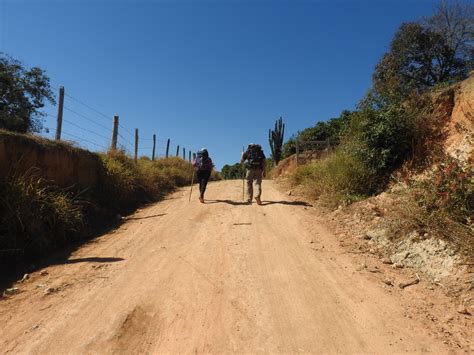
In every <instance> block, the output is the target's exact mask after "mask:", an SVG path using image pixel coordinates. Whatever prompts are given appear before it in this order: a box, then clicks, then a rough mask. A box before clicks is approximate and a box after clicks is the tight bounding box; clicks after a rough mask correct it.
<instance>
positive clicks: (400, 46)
mask: <svg viewBox="0 0 474 355" xmlns="http://www.w3.org/2000/svg"><path fill="white" fill-rule="evenodd" d="M473 60H474V5H459V4H453V5H450V4H449V3H448V2H447V1H442V2H441V3H440V5H439V6H438V8H437V10H436V12H435V13H434V15H433V16H431V17H428V18H426V19H424V20H422V21H419V22H410V23H404V24H402V25H401V26H400V28H399V29H398V31H397V33H396V34H395V36H394V38H393V40H392V42H391V44H390V50H389V51H388V52H387V53H386V54H385V55H384V56H383V57H382V59H381V60H380V62H379V63H378V64H377V66H376V69H375V72H374V74H373V84H374V85H373V86H374V89H375V91H377V92H378V93H379V94H381V95H387V96H389V95H393V94H395V95H397V94H402V95H404V96H405V97H406V96H408V95H409V94H410V93H412V92H413V91H416V92H418V93H421V92H423V91H426V90H427V89H429V88H431V87H433V86H436V85H439V84H441V83H452V82H456V81H459V80H462V79H464V78H465V77H466V76H467V74H468V72H469V70H470V69H472V68H473V64H474V62H473Z"/></svg>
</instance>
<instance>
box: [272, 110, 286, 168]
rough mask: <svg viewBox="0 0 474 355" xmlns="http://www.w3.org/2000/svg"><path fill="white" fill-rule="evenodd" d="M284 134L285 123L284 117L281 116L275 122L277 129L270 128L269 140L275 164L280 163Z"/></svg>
mask: <svg viewBox="0 0 474 355" xmlns="http://www.w3.org/2000/svg"><path fill="white" fill-rule="evenodd" d="M284 134H285V124H284V123H283V118H282V117H280V118H279V119H278V120H276V122H275V129H274V130H273V131H272V130H271V129H269V130H268V141H269V143H270V149H271V151H272V156H273V160H274V162H275V165H278V163H279V162H280V160H281V153H282V147H283V136H284Z"/></svg>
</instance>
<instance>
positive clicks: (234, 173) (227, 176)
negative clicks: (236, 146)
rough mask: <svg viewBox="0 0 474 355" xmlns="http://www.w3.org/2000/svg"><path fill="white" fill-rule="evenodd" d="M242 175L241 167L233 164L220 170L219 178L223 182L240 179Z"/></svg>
mask: <svg viewBox="0 0 474 355" xmlns="http://www.w3.org/2000/svg"><path fill="white" fill-rule="evenodd" d="M242 174H243V171H242V165H241V164H239V163H235V164H234V165H228V164H226V165H224V166H223V167H222V170H221V177H222V178H223V179H224V180H232V179H241V178H242Z"/></svg>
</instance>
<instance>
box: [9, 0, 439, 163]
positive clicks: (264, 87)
mask: <svg viewBox="0 0 474 355" xmlns="http://www.w3.org/2000/svg"><path fill="white" fill-rule="evenodd" d="M435 4H436V2H435V1H430V0H404V1H402V0H372V1H368V0H363V1H356V0H345V1H343V0H332V1H330V0H327V1H326V0H325V1H322V0H321V1H318V0H314V1H298V0H291V1H290V0H289V1H270V0H268V1H259V0H255V1H245V0H239V1H226V0H221V1H217V0H216V1H208V0H199V1H198V0H196V1H179V0H176V1H159V0H156V1H153V0H148V1H143V0H141V1H140V0H138V1H132V0H128V1H124V0H118V1H112V0H95V1H79V0H77V1H72V0H69V1H62V0H42V1H38V0H31V1H27V0H0V51H2V52H5V53H7V54H9V55H11V56H13V57H14V58H16V59H19V60H20V61H22V62H23V63H24V64H25V65H26V66H28V67H31V66H39V67H41V68H43V69H45V70H46V72H47V74H48V75H49V76H50V78H51V83H52V85H53V86H54V87H58V86H59V85H64V86H65V88H66V92H67V93H68V94H69V95H71V96H73V97H74V98H77V99H79V100H81V101H83V102H84V103H86V104H88V105H89V106H91V107H93V108H95V109H97V110H99V111H100V112H102V113H104V114H105V115H106V116H107V117H110V119H108V118H106V117H103V116H101V115H99V114H98V113H96V112H94V111H90V110H88V109H87V108H85V107H84V106H82V105H80V104H78V103H77V102H74V101H73V100H72V99H71V98H69V97H66V101H65V105H66V107H68V108H69V109H72V110H74V111H76V112H78V113H80V114H82V115H84V116H86V117H88V118H90V119H93V120H95V121H97V122H99V123H101V124H103V125H105V126H104V127H101V126H99V125H96V124H93V123H91V122H89V121H87V120H85V119H84V118H82V117H79V116H77V115H76V114H74V113H72V112H71V111H65V113H64V114H65V119H66V120H68V122H65V124H64V131H65V132H68V133H71V134H74V135H77V136H79V137H81V138H82V139H86V140H88V141H94V142H96V143H97V144H99V145H104V146H105V145H107V144H109V141H108V137H109V136H110V129H107V128H108V127H111V125H112V116H113V115H114V114H119V115H120V119H121V124H122V126H124V127H125V128H126V129H127V130H128V132H127V131H125V130H123V129H122V130H121V134H122V135H123V137H124V138H125V139H126V140H127V141H128V142H129V143H127V144H128V145H130V143H131V142H133V138H132V136H131V135H130V133H129V132H132V131H133V129H134V128H135V127H137V128H139V130H140V136H142V137H143V138H147V139H150V138H151V135H152V134H153V133H156V134H157V137H158V140H159V143H158V146H159V149H160V150H159V153H160V154H163V152H164V150H163V146H164V142H163V141H164V140H165V139H167V138H171V140H172V147H173V148H172V151H173V152H174V153H175V150H176V148H175V147H176V144H180V145H181V146H183V145H184V146H185V147H186V148H187V149H191V150H192V151H196V150H197V149H199V148H200V147H202V146H205V147H207V148H208V149H209V151H210V153H211V156H212V157H213V158H214V161H215V162H216V165H217V167H218V168H220V167H222V165H223V164H226V163H234V162H236V161H237V160H238V159H239V155H240V152H241V150H242V146H243V145H246V144H248V143H250V142H255V143H261V144H262V145H263V147H264V150H265V152H266V153H267V155H269V147H268V138H267V137H268V129H269V128H270V127H272V126H273V124H274V122H275V120H276V119H277V118H278V117H279V116H283V118H284V120H285V123H286V128H287V129H286V137H285V138H288V137H289V136H290V135H292V134H293V133H296V132H297V131H298V130H301V129H303V128H306V127H309V126H311V125H314V124H315V123H316V122H317V121H324V120H327V119H329V118H331V117H336V116H338V115H339V113H340V112H341V111H342V110H344V109H353V108H354V107H355V105H356V104H357V102H358V101H359V100H360V99H361V98H362V96H363V95H364V94H365V92H366V91H367V90H368V88H369V86H370V80H371V73H372V71H373V68H374V66H375V64H376V63H377V61H378V60H379V58H380V57H381V56H382V54H383V53H384V52H385V51H386V50H387V48H388V45H389V42H390V39H391V38H392V36H393V34H394V32H395V31H396V29H397V28H398V26H399V25H400V24H401V23H402V22H406V21H410V20H414V19H417V18H419V17H420V16H424V15H429V14H431V12H432V9H433V7H434V6H435ZM46 111H47V112H49V113H50V114H51V115H52V116H54V115H55V114H56V108H55V107H47V108H46ZM69 122H72V123H75V124H76V125H78V126H79V127H81V128H85V129H88V130H92V131H94V132H96V133H98V134H99V135H100V136H98V135H94V134H92V133H89V132H88V131H85V130H82V129H80V128H77V127H75V126H74V125H72V124H71V123H69ZM45 126H46V127H49V128H52V132H51V133H50V134H49V136H51V135H52V133H54V127H55V123H54V118H53V117H47V119H46V121H45ZM119 140H120V141H122V143H123V139H122V138H120V139H119ZM83 144H84V145H85V146H86V147H89V148H94V147H95V146H93V145H90V144H89V143H84V142H83ZM149 147H151V142H150V141H142V142H141V143H140V148H141V150H140V153H141V154H149V153H150V152H149V149H148V148H149ZM130 148H131V147H130ZM147 149H148V150H147Z"/></svg>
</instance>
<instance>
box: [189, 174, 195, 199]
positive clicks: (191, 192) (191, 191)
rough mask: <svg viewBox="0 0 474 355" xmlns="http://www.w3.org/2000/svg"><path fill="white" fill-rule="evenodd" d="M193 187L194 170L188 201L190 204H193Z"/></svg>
mask: <svg viewBox="0 0 474 355" xmlns="http://www.w3.org/2000/svg"><path fill="white" fill-rule="evenodd" d="M193 185H194V169H193V175H192V177H191V190H190V191H189V200H188V202H191V195H192V194H193Z"/></svg>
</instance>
